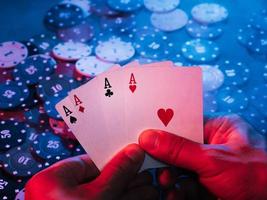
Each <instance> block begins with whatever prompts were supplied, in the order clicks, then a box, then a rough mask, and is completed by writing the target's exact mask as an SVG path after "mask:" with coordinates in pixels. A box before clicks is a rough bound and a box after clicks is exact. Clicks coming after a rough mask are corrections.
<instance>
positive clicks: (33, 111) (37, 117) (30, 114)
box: [24, 107, 48, 125]
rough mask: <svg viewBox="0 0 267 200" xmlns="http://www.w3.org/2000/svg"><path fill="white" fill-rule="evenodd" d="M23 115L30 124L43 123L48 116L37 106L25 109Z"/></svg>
mask: <svg viewBox="0 0 267 200" xmlns="http://www.w3.org/2000/svg"><path fill="white" fill-rule="evenodd" d="M24 117H25V119H26V121H27V123H29V124H31V125H40V124H45V123H47V121H48V116H47V114H46V113H45V111H44V110H43V109H41V108H39V107H34V108H30V109H27V110H25V112H24Z"/></svg>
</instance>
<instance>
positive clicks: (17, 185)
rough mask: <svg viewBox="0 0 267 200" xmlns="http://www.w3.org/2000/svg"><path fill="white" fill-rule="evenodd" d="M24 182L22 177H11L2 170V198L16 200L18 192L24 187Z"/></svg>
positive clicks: (0, 188) (0, 178) (0, 191)
mask: <svg viewBox="0 0 267 200" xmlns="http://www.w3.org/2000/svg"><path fill="white" fill-rule="evenodd" d="M23 184H24V182H23V181H22V180H21V179H14V178H12V177H9V176H7V175H6V174H4V173H3V172H2V171H1V170H0V199H1V200H11V199H12V200H14V198H15V196H16V194H17V193H19V191H20V190H21V189H22V188H23Z"/></svg>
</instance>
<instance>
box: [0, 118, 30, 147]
mask: <svg viewBox="0 0 267 200" xmlns="http://www.w3.org/2000/svg"><path fill="white" fill-rule="evenodd" d="M28 129H29V127H28V126H27V125H26V124H24V123H21V122H17V121H10V120H9V121H0V135H1V137H0V151H6V150H8V149H10V148H13V147H15V146H19V145H21V144H23V142H24V141H25V140H26V135H27V131H28Z"/></svg>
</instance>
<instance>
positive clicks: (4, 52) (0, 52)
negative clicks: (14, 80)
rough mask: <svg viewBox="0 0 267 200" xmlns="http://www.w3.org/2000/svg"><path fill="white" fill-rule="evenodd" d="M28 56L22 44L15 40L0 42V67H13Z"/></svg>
mask: <svg viewBox="0 0 267 200" xmlns="http://www.w3.org/2000/svg"><path fill="white" fill-rule="evenodd" d="M27 56H28V49H27V47H26V46H25V45H24V44H21V43H19V42H16V41H10V42H3V43H0V68H10V67H14V66H16V65H17V64H19V63H20V62H21V61H23V60H24V59H25V58H26V57H27Z"/></svg>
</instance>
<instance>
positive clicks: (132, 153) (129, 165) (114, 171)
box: [92, 144, 145, 197]
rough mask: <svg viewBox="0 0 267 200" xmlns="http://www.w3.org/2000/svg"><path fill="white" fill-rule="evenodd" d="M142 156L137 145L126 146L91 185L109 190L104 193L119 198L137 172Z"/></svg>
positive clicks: (141, 151)
mask: <svg viewBox="0 0 267 200" xmlns="http://www.w3.org/2000/svg"><path fill="white" fill-rule="evenodd" d="M144 156H145V153H144V151H143V150H142V149H141V148H140V147H139V146H138V145H137V144H131V145H128V146H127V147H125V148H124V149H123V150H121V151H120V152H119V153H118V154H117V155H116V156H115V157H114V158H113V159H112V160H111V161H109V163H108V164H107V165H106V166H105V167H104V168H103V170H102V172H101V174H100V176H99V177H98V178H97V179H96V180H95V181H94V182H93V183H92V184H96V185H97V186H100V187H101V188H102V189H103V190H105V189H107V190H109V191H106V192H108V193H109V195H111V194H112V196H114V197H116V196H119V195H120V194H121V193H122V191H124V190H125V189H126V188H127V186H128V184H129V183H130V182H131V181H132V179H133V178H134V176H135V175H136V174H137V172H138V171H139V169H140V167H141V165H142V164H143V161H144ZM104 192H105V191H104Z"/></svg>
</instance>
